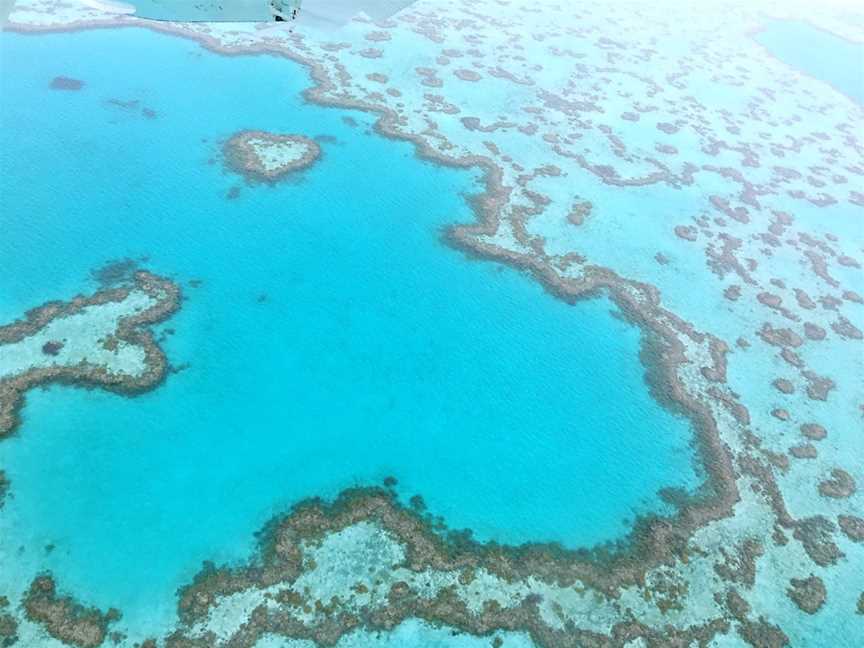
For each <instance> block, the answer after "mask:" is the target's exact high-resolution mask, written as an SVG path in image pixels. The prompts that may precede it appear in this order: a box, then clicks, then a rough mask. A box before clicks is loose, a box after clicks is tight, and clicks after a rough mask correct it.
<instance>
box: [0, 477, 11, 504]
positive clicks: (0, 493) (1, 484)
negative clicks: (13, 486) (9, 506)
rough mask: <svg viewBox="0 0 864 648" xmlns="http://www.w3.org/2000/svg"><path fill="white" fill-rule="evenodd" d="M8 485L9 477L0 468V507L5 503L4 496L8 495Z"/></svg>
mask: <svg viewBox="0 0 864 648" xmlns="http://www.w3.org/2000/svg"><path fill="white" fill-rule="evenodd" d="M9 485H10V484H9V478H8V477H7V476H6V472H5V471H3V470H0V509H2V508H3V505H4V504H5V503H6V497H7V496H8V495H9Z"/></svg>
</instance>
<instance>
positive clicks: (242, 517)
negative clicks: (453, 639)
mask: <svg viewBox="0 0 864 648" xmlns="http://www.w3.org/2000/svg"><path fill="white" fill-rule="evenodd" d="M49 41H50V43H49ZM0 43H2V57H3V60H4V61H5V63H4V67H5V70H4V75H3V80H2V91H3V93H4V97H5V98H4V111H3V113H2V121H3V124H2V128H0V144H2V146H0V164H2V168H0V183H2V193H3V195H4V202H5V204H6V206H7V208H6V209H4V210H3V212H2V213H0V230H2V231H3V232H4V235H3V237H2V238H0V256H2V258H3V267H4V271H5V272H4V280H3V292H2V296H3V297H2V300H0V315H2V317H3V319H4V320H9V319H11V318H14V317H16V316H18V315H20V313H21V312H22V311H23V310H24V309H25V308H28V307H32V306H35V305H37V304H38V303H40V302H42V301H44V300H46V299H49V298H66V297H69V296H71V295H73V294H75V293H76V292H79V291H84V290H92V289H95V286H94V285H93V284H92V283H88V281H89V280H88V279H87V277H88V276H89V273H90V271H91V270H92V269H93V268H95V267H98V266H100V265H102V264H104V263H105V262H106V261H108V260H111V259H117V258H123V257H135V258H138V257H141V256H145V255H146V256H148V257H149V260H148V261H147V264H146V265H147V267H148V268H150V269H152V270H154V271H156V272H159V273H164V274H168V275H170V276H173V277H174V278H175V280H177V281H180V282H182V283H184V285H185V288H184V290H185V293H186V296H187V300H186V301H185V302H184V304H183V307H182V309H181V311H180V312H179V313H178V314H177V315H176V316H175V317H174V318H172V319H171V320H170V321H169V322H167V323H166V324H165V325H163V326H162V327H161V328H162V330H163V331H164V330H166V329H173V330H174V331H176V333H175V334H174V335H168V336H167V337H166V339H165V341H164V343H163V346H164V348H165V350H166V352H167V354H168V357H169V358H170V359H171V361H172V362H173V363H174V364H175V365H182V364H184V363H189V365H190V366H189V367H188V368H187V369H185V370H183V371H181V372H179V373H177V374H175V375H171V376H170V377H169V379H168V381H167V383H165V384H164V385H163V386H161V387H160V388H158V389H157V390H155V391H153V392H151V393H148V394H145V395H143V396H141V397H138V398H135V399H124V398H121V397H117V396H114V395H110V394H107V393H104V392H100V391H83V390H75V389H68V388H56V387H55V388H51V389H49V390H47V391H39V390H36V391H34V392H33V393H31V394H29V395H28V400H27V406H26V408H25V410H24V424H23V425H22V427H21V429H20V434H19V435H17V436H16V437H15V438H13V439H10V440H8V441H5V442H3V443H2V444H0V462H2V464H3V465H4V467H6V470H7V472H8V474H9V476H10V477H11V480H12V484H13V487H12V488H13V491H14V494H15V497H14V499H13V500H11V501H10V503H9V504H7V507H6V510H5V511H4V513H3V516H2V517H0V524H2V527H3V530H2V533H0V538H2V539H0V545H2V552H0V560H2V561H4V562H5V563H7V564H6V565H5V566H4V567H3V568H2V569H0V574H14V578H16V579H19V578H24V577H25V576H26V577H27V578H30V577H32V573H33V572H34V571H35V570H37V569H42V568H50V569H52V570H54V572H55V573H56V574H57V576H58V579H59V581H60V582H62V583H63V584H64V586H65V587H67V588H69V590H71V591H74V592H76V593H80V594H81V595H82V597H84V598H86V600H87V601H88V602H90V603H93V604H97V605H101V606H103V607H104V606H107V605H117V606H119V607H121V608H123V609H124V611H125V612H126V619H127V622H129V623H130V624H131V623H133V618H132V617H133V616H134V614H130V612H132V611H134V609H136V606H138V607H139V608H142V607H143V606H145V605H147V606H149V609H151V610H152V609H153V601H154V600H155V599H157V598H159V599H160V600H165V601H167V603H166V605H169V606H170V602H171V600H172V596H173V592H174V589H175V588H176V587H177V586H178V585H179V584H181V583H182V582H184V581H186V580H187V579H188V578H190V577H191V576H192V575H193V574H194V573H195V572H196V571H197V569H198V566H199V565H200V561H201V560H204V559H214V560H216V561H222V560H232V559H239V558H242V557H244V556H245V555H246V554H247V552H248V551H249V550H250V546H251V542H252V533H253V532H254V531H255V530H256V529H258V528H259V527H260V526H261V525H262V524H263V523H264V521H265V520H266V519H267V518H268V517H269V516H271V515H272V514H273V513H275V512H277V511H281V510H285V509H286V508H287V507H289V506H290V505H291V504H292V503H294V502H296V501H298V500H300V499H302V498H305V497H308V496H312V495H324V496H333V495H335V494H336V493H337V492H339V491H340V490H341V489H343V488H345V487H349V486H352V485H357V484H361V485H362V484H377V483H380V482H381V481H382V480H383V479H384V477H385V476H388V475H393V476H395V477H397V478H398V479H399V482H400V483H399V490H400V493H401V494H402V495H404V496H405V497H406V499H407V497H410V496H411V495H413V494H415V493H419V494H421V495H422V496H423V498H424V499H425V502H426V504H427V506H428V508H429V510H430V511H431V512H433V513H435V514H437V515H442V516H444V518H445V519H446V521H447V523H448V524H449V525H450V526H451V527H454V528H462V527H469V528H471V529H473V530H474V532H475V535H476V536H477V537H479V538H480V539H484V540H485V539H497V540H500V541H505V542H511V543H519V542H524V541H530V540H557V541H560V542H562V543H564V544H567V545H569V546H585V545H592V544H595V543H598V542H603V541H607V540H613V539H615V538H618V537H620V536H621V535H622V534H624V533H626V531H627V529H628V528H629V522H630V521H632V519H633V516H634V514H635V513H637V512H649V511H657V510H662V508H663V507H662V504H661V502H660V500H659V498H658V496H657V491H658V489H660V488H662V487H665V486H682V487H685V488H694V487H695V486H696V485H697V484H698V483H699V480H700V478H699V477H698V476H697V475H696V474H695V472H694V467H693V452H692V450H691V447H690V442H691V439H692V430H691V428H690V426H689V422H688V421H687V420H685V419H682V418H680V417H676V416H674V415H673V414H671V413H669V412H668V411H666V410H664V409H662V408H661V407H660V406H659V405H658V404H657V403H656V402H655V401H653V400H652V399H651V397H650V396H649V394H648V391H647V389H646V387H645V384H644V381H643V373H644V367H643V366H642V365H641V364H640V362H639V358H638V352H639V345H640V335H639V331H638V330H637V329H636V328H634V327H633V326H632V325H630V324H628V323H627V322H625V321H623V320H622V319H621V318H619V317H616V316H615V315H614V314H613V313H611V312H610V311H611V310H613V306H612V304H611V302H609V301H608V300H607V299H605V298H597V299H594V300H591V301H587V302H583V303H580V304H579V305H578V306H576V307H573V306H568V305H566V304H564V303H563V302H561V301H559V300H556V299H554V298H552V297H551V296H549V295H548V294H546V293H545V292H544V291H543V290H542V288H541V287H540V286H539V285H538V284H537V283H535V282H534V281H532V280H531V279H529V278H527V277H525V276H523V275H521V274H519V273H517V272H515V271H512V270H510V269H507V268H503V267H501V266H499V265H496V264H494V263H489V262H482V261H476V260H470V259H467V258H465V256H464V255H463V254H461V253H460V252H457V251H455V250H453V249H450V248H448V247H447V246H445V245H443V244H442V243H441V242H440V233H441V230H442V228H443V227H444V226H446V225H447V224H449V223H452V222H458V221H463V222H464V221H468V220H470V219H471V218H472V214H471V212H470V210H469V208H468V206H467V204H466V202H465V201H464V194H465V193H470V192H475V191H477V190H478V186H479V185H478V184H477V183H476V180H477V176H476V174H471V173H467V172H464V171H455V170H452V169H444V168H441V167H437V166H434V165H431V164H428V163H424V162H422V161H420V160H419V159H417V158H416V157H415V156H414V154H413V151H412V148H411V147H410V146H409V145H407V144H402V143H397V142H394V141H391V140H386V139H383V138H380V137H378V136H375V135H373V134H371V133H370V132H369V126H370V125H371V123H372V122H371V119H370V117H369V116H365V115H362V114H354V115H353V117H354V119H355V120H356V121H357V122H358V123H359V126H358V127H351V126H350V125H349V122H350V121H351V120H347V121H343V119H342V118H343V117H344V116H345V115H346V113H344V112H342V111H338V110H332V109H324V108H320V107H317V106H313V105H309V104H306V103H304V102H303V101H302V99H301V97H300V92H301V91H302V89H303V88H304V87H306V86H307V85H308V83H309V79H308V77H307V74H306V72H305V71H304V69H303V68H301V67H299V66H296V65H294V64H292V63H289V62H287V61H284V60H278V59H271V58H266V57H249V58H244V57H234V58H224V57H219V56H216V55H213V54H210V53H208V52H205V51H204V50H202V49H200V48H199V47H198V46H197V45H195V44H194V43H191V42H188V41H184V40H179V39H173V38H170V37H167V36H162V35H157V34H154V33H150V32H146V31H140V30H123V31H122V32H121V31H110V30H103V31H97V32H85V33H79V34H60V35H52V36H39V37H32V36H28V37H22V36H16V35H8V34H7V35H3V36H2V37H0ZM49 44H50V46H51V51H52V53H53V56H52V57H44V56H38V55H37V53H38V52H39V51H40V48H42V47H46V46H47V45H49ZM106 52H110V53H111V57H112V60H113V61H114V64H113V65H112V66H110V67H108V66H105V65H103V61H104V54H105V53H106ZM60 74H62V75H65V76H68V77H70V78H75V79H81V80H84V81H85V85H84V86H83V87H82V88H81V89H80V90H79V91H77V92H63V93H61V92H56V91H51V90H50V89H49V84H50V82H51V79H52V78H54V77H56V76H58V75H60ZM238 97H242V101H239V100H238ZM112 100H117V101H112ZM132 102H137V103H132ZM143 107H146V108H147V109H148V110H149V111H150V112H149V113H144V112H143ZM13 126H14V127H13ZM244 128H254V129H261V130H267V131H272V132H280V133H297V134H303V135H307V136H318V135H327V136H329V137H328V138H325V139H324V140H322V141H323V143H322V150H323V156H322V158H321V160H320V161H319V162H318V163H316V165H314V166H313V167H311V168H310V169H307V170H306V171H303V172H301V173H300V174H299V175H298V176H296V177H295V178H294V179H292V180H290V181H286V182H283V183H281V184H278V185H276V186H272V187H271V186H266V185H260V186H245V185H243V186H241V185H242V181H241V180H240V179H239V178H238V177H237V176H235V175H232V174H230V173H228V172H226V171H225V170H224V169H223V167H222V165H221V160H220V159H219V155H220V147H221V143H222V142H223V141H224V140H225V139H227V138H228V137H230V136H231V135H232V134H233V133H235V132H236V131H238V130H241V129H244ZM334 138H335V139H334ZM85 152H86V154H84V153H85ZM371 161H374V164H373V163H372V162H371ZM34 170H35V172H34ZM237 186H240V189H239V192H238V191H237V190H236V189H235V190H234V191H232V188H234V187H237ZM229 193H230V194H231V195H233V196H234V198H233V199H231V200H228V199H227V198H226V195H228V194H229ZM11 277H15V279H14V281H12V279H11ZM193 279H198V280H201V284H200V286H199V287H191V286H190V285H189V282H190V281H191V280H193ZM49 544H50V545H53V550H52V551H50V552H47V553H46V552H45V551H43V549H42V548H43V547H45V546H46V545H49ZM19 546H23V547H24V550H23V553H18V552H17V551H18V547H19ZM10 557H13V558H10ZM7 567H9V569H7ZM3 578H4V577H3V576H0V589H3V587H5V586H6V585H10V584H8V583H3V582H2V579H3ZM10 587H13V589H14V587H18V585H14V586H12V585H10ZM139 604H140V605H139Z"/></svg>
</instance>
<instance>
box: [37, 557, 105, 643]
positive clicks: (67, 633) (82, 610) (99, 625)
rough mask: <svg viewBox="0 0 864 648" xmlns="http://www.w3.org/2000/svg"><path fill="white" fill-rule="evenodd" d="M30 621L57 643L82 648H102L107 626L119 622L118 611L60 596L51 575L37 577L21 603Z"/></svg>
mask: <svg viewBox="0 0 864 648" xmlns="http://www.w3.org/2000/svg"><path fill="white" fill-rule="evenodd" d="M22 606H23V608H24V612H25V614H26V616H27V619H28V620H30V621H32V622H34V623H38V624H40V625H41V626H42V627H44V628H45V630H46V631H47V632H48V634H50V635H51V636H52V637H54V638H55V639H57V640H59V641H62V642H63V643H66V644H69V645H71V646H79V647H80V648H96V646H100V645H102V643H103V642H104V641H105V637H106V635H107V633H108V626H109V625H110V624H111V623H113V622H114V621H116V620H118V619H119V618H120V613H119V612H118V611H117V610H115V609H113V608H112V609H110V610H108V611H107V612H102V611H100V610H98V609H96V608H87V607H84V606H83V605H81V604H80V603H78V602H77V601H75V599H73V598H72V597H71V596H58V595H57V586H56V584H55V582H54V579H53V577H52V576H51V575H50V574H44V575H42V576H37V577H36V578H35V579H34V580H33V582H32V583H31V584H30V589H29V590H28V591H27V594H26V595H25V596H24V601H23V603H22Z"/></svg>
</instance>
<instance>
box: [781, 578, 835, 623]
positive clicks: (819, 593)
mask: <svg viewBox="0 0 864 648" xmlns="http://www.w3.org/2000/svg"><path fill="white" fill-rule="evenodd" d="M786 593H787V594H788V595H789V598H790V599H792V601H793V602H794V603H795V605H797V606H798V609H799V610H801V611H802V612H806V613H807V614H816V613H817V612H818V611H819V610H820V609H821V608H822V606H823V605H825V599H826V598H827V597H828V592H827V590H826V589H825V583H823V582H822V579H821V578H819V577H818V576H814V575H812V574H811V575H810V576H808V577H807V578H793V579H791V580H790V581H789V588H788V589H787V590H786Z"/></svg>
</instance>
